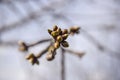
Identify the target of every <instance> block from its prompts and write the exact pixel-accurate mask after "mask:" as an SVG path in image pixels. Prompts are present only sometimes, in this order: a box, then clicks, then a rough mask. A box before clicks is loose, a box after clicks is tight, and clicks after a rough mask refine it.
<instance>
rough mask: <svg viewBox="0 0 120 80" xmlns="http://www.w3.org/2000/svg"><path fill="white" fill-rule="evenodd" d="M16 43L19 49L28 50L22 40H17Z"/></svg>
mask: <svg viewBox="0 0 120 80" xmlns="http://www.w3.org/2000/svg"><path fill="white" fill-rule="evenodd" d="M18 45H19V50H20V51H28V46H27V45H26V44H25V43H24V42H23V41H19V42H18Z"/></svg>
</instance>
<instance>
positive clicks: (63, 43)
mask: <svg viewBox="0 0 120 80" xmlns="http://www.w3.org/2000/svg"><path fill="white" fill-rule="evenodd" d="M61 44H62V46H63V47H69V44H68V42H67V41H63V42H62V43H61Z"/></svg>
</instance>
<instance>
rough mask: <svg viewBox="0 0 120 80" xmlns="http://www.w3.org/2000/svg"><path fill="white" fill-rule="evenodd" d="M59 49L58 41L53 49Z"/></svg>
mask: <svg viewBox="0 0 120 80" xmlns="http://www.w3.org/2000/svg"><path fill="white" fill-rule="evenodd" d="M59 47H60V43H59V42H58V41H57V42H55V43H54V48H55V49H58V48H59Z"/></svg>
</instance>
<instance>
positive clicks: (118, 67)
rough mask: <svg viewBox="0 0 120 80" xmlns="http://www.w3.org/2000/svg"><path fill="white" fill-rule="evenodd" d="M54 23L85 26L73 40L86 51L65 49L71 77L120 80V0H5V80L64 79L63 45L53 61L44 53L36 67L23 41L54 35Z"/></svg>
mask: <svg viewBox="0 0 120 80" xmlns="http://www.w3.org/2000/svg"><path fill="white" fill-rule="evenodd" d="M54 24H56V25H58V26H59V27H61V28H62V29H65V28H69V27H71V26H73V25H77V26H80V27H81V28H82V29H81V31H80V34H79V35H75V36H73V37H69V39H68V42H69V44H70V47H69V49H72V50H74V51H82V52H85V55H84V56H83V57H82V58H79V57H78V56H75V55H72V54H67V53H65V80H120V0H0V80H61V53H60V51H59V50H58V53H57V55H56V58H55V59H54V60H53V61H51V62H48V61H47V60H46V59H45V56H43V57H42V58H41V59H39V61H40V65H39V66H37V65H35V66H32V65H31V64H30V63H29V62H28V61H27V60H25V58H24V57H25V54H27V53H22V52H20V51H19V50H18V44H17V42H18V41H19V40H23V41H25V42H27V43H31V42H35V41H39V40H41V39H44V38H49V37H50V35H49V34H48V33H47V29H48V28H52V27H53V25H54ZM47 45H48V43H46V44H41V45H38V46H36V47H34V48H31V50H30V52H33V53H37V52H39V51H41V50H42V49H44V48H45V47H46V46H47Z"/></svg>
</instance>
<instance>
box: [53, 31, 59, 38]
mask: <svg viewBox="0 0 120 80" xmlns="http://www.w3.org/2000/svg"><path fill="white" fill-rule="evenodd" d="M51 35H52V36H53V37H54V38H55V37H56V36H58V35H59V33H58V32H57V31H53V32H52V33H51Z"/></svg>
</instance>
